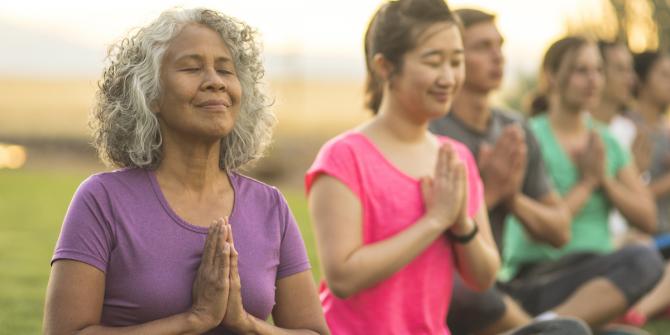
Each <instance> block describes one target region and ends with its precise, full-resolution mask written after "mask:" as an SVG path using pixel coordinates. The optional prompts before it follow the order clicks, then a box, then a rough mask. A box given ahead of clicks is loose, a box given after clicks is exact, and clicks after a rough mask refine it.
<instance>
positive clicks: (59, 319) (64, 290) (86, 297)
mask: <svg viewBox="0 0 670 335" xmlns="http://www.w3.org/2000/svg"><path fill="white" fill-rule="evenodd" d="M104 290H105V274H104V273H102V271H100V270H98V269H96V268H95V267H93V266H90V265H88V264H85V263H81V262H78V261H70V260H60V261H57V262H56V263H54V265H53V268H52V270H51V277H50V279H49V286H48V288H47V297H46V306H45V311H44V334H68V335H69V334H81V335H84V334H101V335H107V334H109V335H112V334H114V335H116V334H118V335H120V334H124V335H125V334H128V335H131V334H156V335H158V334H166V335H167V334H199V333H201V332H204V331H205V329H201V328H200V329H199V327H198V322H197V320H196V319H195V318H194V316H193V315H192V314H190V313H188V312H185V313H182V314H178V315H173V316H171V317H168V318H165V319H160V320H156V321H152V322H148V323H145V324H141V325H137V326H131V327H105V326H101V325H100V314H101V312H102V301H103V296H104Z"/></svg>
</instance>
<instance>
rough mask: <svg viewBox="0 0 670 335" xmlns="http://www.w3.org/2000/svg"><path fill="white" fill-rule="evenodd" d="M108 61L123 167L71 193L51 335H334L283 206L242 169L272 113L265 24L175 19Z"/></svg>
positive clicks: (47, 321) (109, 118) (105, 133)
mask: <svg viewBox="0 0 670 335" xmlns="http://www.w3.org/2000/svg"><path fill="white" fill-rule="evenodd" d="M110 62H111V63H110V64H109V66H108V67H107V68H106V70H105V72H104V74H103V78H102V80H101V82H100V85H99V91H98V94H97V104H96V107H95V109H94V111H93V132H94V143H95V146H96V149H97V150H98V153H99V154H100V156H101V157H102V158H103V159H104V160H105V161H106V162H108V163H111V164H112V165H114V166H116V167H120V168H122V169H120V170H117V171H113V172H108V173H100V174H96V175H93V176H91V177H90V178H88V179H87V180H86V181H84V182H83V183H82V185H81V186H80V187H79V189H78V190H77V192H76V194H75V195H74V198H73V199H72V202H71V204H70V207H69V209H68V212H67V215H66V217H65V221H64V223H63V227H62V230H61V234H60V238H59V240H58V243H57V245H56V250H55V253H54V256H53V260H52V269H51V276H50V278H49V286H48V289H47V295H46V306H45V315H44V333H45V334H74V333H77V334H202V333H207V334H233V333H236V334H237V333H244V334H247V333H254V334H327V333H328V328H327V326H326V323H325V320H324V318H323V314H322V312H321V308H320V306H319V300H318V297H317V294H316V289H315V287H314V283H313V279H312V275H311V272H310V267H309V263H308V260H307V256H306V253H305V247H304V245H303V241H302V239H301V237H300V232H299V230H298V226H297V225H296V223H295V221H294V219H293V216H292V214H291V212H290V210H289V208H288V206H287V204H286V202H285V200H284V198H283V197H282V195H281V194H280V193H279V191H278V190H277V189H276V188H274V187H271V186H268V185H265V184H263V183H260V182H258V181H255V180H253V179H250V178H248V177H245V176H243V175H241V174H239V173H238V172H237V170H238V169H239V168H240V167H241V166H242V165H243V164H245V163H247V162H249V161H250V160H252V159H254V158H257V157H259V155H260V154H261V153H262V149H263V147H264V145H265V144H267V142H268V141H269V139H270V136H271V131H270V130H271V125H272V123H273V120H274V116H273V115H272V114H271V112H270V111H269V109H268V101H267V99H266V97H265V95H264V94H263V92H262V91H261V90H260V88H261V83H260V80H261V78H262V75H263V66H262V63H261V58H260V52H259V49H258V46H257V45H256V41H255V37H254V32H253V30H252V29H251V28H250V27H248V26H247V25H246V24H244V23H243V22H241V21H238V20H237V19H234V18H232V17H229V16H226V15H224V14H221V13H218V12H215V11H211V10H206V9H190V10H169V11H166V12H164V13H162V14H161V15H160V17H159V18H158V19H157V20H156V21H154V22H152V23H151V24H149V25H147V26H145V27H143V28H142V29H140V30H137V31H136V32H135V33H133V34H131V35H130V36H129V37H127V38H125V39H123V40H121V41H120V42H119V43H118V44H116V45H115V46H114V47H113V48H112V49H111V54H110ZM233 235H234V238H233ZM270 314H272V318H273V321H274V323H273V324H271V323H268V322H266V320H267V319H268V317H269V316H270Z"/></svg>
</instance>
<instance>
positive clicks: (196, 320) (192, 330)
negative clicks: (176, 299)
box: [182, 311, 216, 334]
mask: <svg viewBox="0 0 670 335" xmlns="http://www.w3.org/2000/svg"><path fill="white" fill-rule="evenodd" d="M182 316H183V319H184V323H185V324H186V329H187V331H186V332H185V333H186V334H202V333H204V332H206V331H208V330H210V329H212V328H214V327H216V325H211V324H209V323H208V322H206V321H205V320H204V319H203V318H202V317H201V316H200V315H198V314H197V313H194V312H193V311H190V312H187V313H183V314H182Z"/></svg>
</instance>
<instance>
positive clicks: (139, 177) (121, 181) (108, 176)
mask: <svg viewBox="0 0 670 335" xmlns="http://www.w3.org/2000/svg"><path fill="white" fill-rule="evenodd" d="M146 176H147V172H146V171H145V170H144V169H140V168H123V169H118V170H113V171H105V172H98V173H95V174H92V175H90V176H89V177H88V178H86V179H85V180H84V181H83V182H82V183H81V184H80V185H79V192H87V193H90V192H93V193H97V192H100V191H105V192H110V191H113V190H114V189H117V188H119V187H126V186H133V187H137V186H139V185H140V184H141V183H139V181H143V180H146Z"/></svg>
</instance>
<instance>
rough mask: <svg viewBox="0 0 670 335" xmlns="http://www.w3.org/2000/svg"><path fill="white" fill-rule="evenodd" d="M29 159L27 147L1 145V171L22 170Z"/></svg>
mask: <svg viewBox="0 0 670 335" xmlns="http://www.w3.org/2000/svg"><path fill="white" fill-rule="evenodd" d="M27 159H28V154H27V152H26V148H25V147H23V146H21V145H15V144H8V143H0V169H20V168H21V167H23V165H24V164H25V163H26V160H27Z"/></svg>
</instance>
